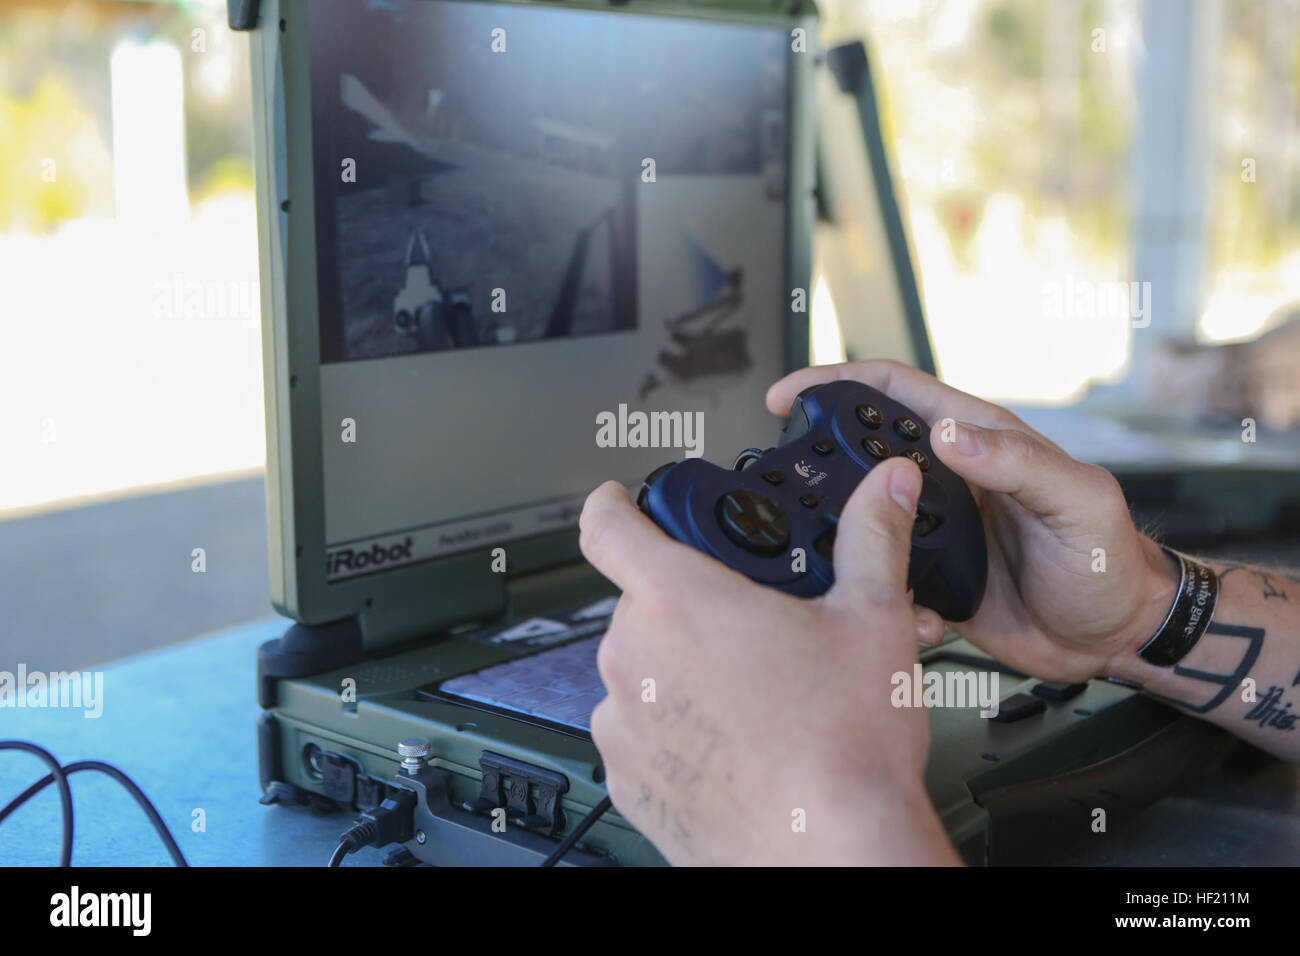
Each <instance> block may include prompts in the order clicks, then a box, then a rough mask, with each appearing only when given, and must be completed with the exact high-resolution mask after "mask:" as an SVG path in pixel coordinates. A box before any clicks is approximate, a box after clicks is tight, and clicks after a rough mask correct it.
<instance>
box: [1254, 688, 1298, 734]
mask: <svg viewBox="0 0 1300 956" xmlns="http://www.w3.org/2000/svg"><path fill="white" fill-rule="evenodd" d="M1297 718H1300V713H1293V712H1292V711H1291V702H1290V701H1289V700H1287V701H1284V700H1283V699H1282V688H1281V687H1278V686H1277V685H1276V684H1273V685H1272V686H1270V687H1269V689H1268V693H1266V694H1265V695H1264V696H1263V697H1261V698H1260V699H1259V701H1258V702H1257V703H1256V704H1255V706H1254V707H1252V708H1251V709H1250V712H1249V713H1247V714H1246V718H1245V719H1246V720H1253V721H1254V722H1255V723H1257V724H1259V726H1260V727H1276V728H1277V729H1278V730H1295V722H1296V719H1297Z"/></svg>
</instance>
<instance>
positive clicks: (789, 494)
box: [637, 382, 988, 621]
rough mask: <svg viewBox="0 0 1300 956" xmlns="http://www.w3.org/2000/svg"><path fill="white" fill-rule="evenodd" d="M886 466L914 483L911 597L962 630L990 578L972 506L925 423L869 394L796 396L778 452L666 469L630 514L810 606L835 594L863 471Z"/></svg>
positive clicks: (847, 385) (850, 388)
mask: <svg viewBox="0 0 1300 956" xmlns="http://www.w3.org/2000/svg"><path fill="white" fill-rule="evenodd" d="M894 455H904V456H906V457H908V458H910V459H912V461H914V462H916V465H917V467H919V468H920V469H921V473H922V483H921V496H920V500H919V502H918V504H917V509H916V521H915V524H914V525H913V527H912V558H911V564H910V565H909V567H908V575H907V582H908V586H909V587H910V588H912V590H913V597H914V599H915V601H916V603H917V604H920V605H922V606H923V607H928V608H931V609H932V610H934V611H937V612H938V613H939V615H940V616H942V617H943V618H944V619H945V620H949V621H965V620H968V619H969V618H971V617H972V616H973V615H974V614H975V612H976V611H977V610H978V609H979V605H980V600H981V599H982V598H983V597H984V584H985V580H986V579H987V577H988V550H987V545H986V544H985V540H984V525H983V523H982V522H981V520H980V513H979V509H978V508H977V507H976V505H975V499H974V498H973V497H972V496H971V493H970V489H969V488H968V487H966V482H964V481H962V479H961V478H960V477H959V476H958V475H957V474H956V473H955V472H953V471H952V470H951V469H949V468H947V467H946V466H945V465H944V464H943V462H941V461H939V459H938V458H936V457H935V455H934V452H933V450H932V448H931V446H930V429H929V427H928V426H927V425H926V424H925V422H923V421H922V420H921V419H920V417H918V416H917V415H915V414H914V413H913V412H911V411H910V410H909V409H907V408H904V407H903V406H902V405H900V404H899V403H898V402H896V401H894V400H893V399H891V398H889V397H888V396H886V395H882V394H881V393H880V392H878V391H876V390H875V389H874V388H871V387H869V386H867V385H862V384H860V383H858V382H828V383H826V384H824V385H816V386H813V387H812V388H807V389H804V390H803V391H802V392H800V393H799V397H798V398H797V399H796V400H795V403H794V407H793V408H792V409H791V410H790V420H789V422H788V423H787V424H786V426H785V430H784V431H783V432H782V437H781V444H780V445H779V446H777V447H775V448H769V449H767V450H766V451H759V450H758V449H747V450H746V451H744V452H742V453H741V454H740V455H739V457H737V459H736V463H735V465H734V466H733V468H732V469H731V470H728V469H726V468H720V467H718V466H717V465H713V464H710V463H709V462H707V461H704V460H703V459H700V458H688V459H687V460H685V461H679V462H674V463H672V464H668V465H664V466H663V467H661V468H658V469H656V470H655V471H654V472H652V473H651V474H650V475H649V477H647V478H646V480H645V484H644V485H643V486H642V488H641V493H640V495H639V496H638V497H637V506H638V507H639V508H640V509H641V510H642V511H644V512H645V513H646V514H647V515H649V516H650V518H651V519H653V521H654V522H655V524H657V525H659V527H660V528H662V529H663V530H664V531H666V532H667V533H668V534H669V535H670V536H672V537H673V538H675V539H677V540H678V541H681V542H682V543H683V544H688V545H690V546H691V547H693V548H695V549H696V550H698V551H703V552H704V553H705V554H709V555H712V556H713V557H715V558H717V559H718V560H719V561H721V562H722V563H723V564H726V565H727V566H728V567H731V568H734V569H735V570H737V571H739V572H740V573H741V574H744V575H745V576H747V577H749V578H751V579H752V580H754V581H757V582H759V583H760V584H767V585H770V586H771V587H774V588H778V589H779V590H781V591H784V592H786V593H787V594H793V595H796V596H799V597H814V596H816V595H818V594H823V593H825V592H826V591H827V590H829V588H830V586H831V585H832V584H834V583H835V567H834V564H833V563H832V560H831V555H832V552H833V549H834V544H835V528H836V525H837V523H838V521H839V515H840V510H841V509H842V508H843V507H844V503H845V502H846V501H848V499H849V495H850V494H852V492H853V489H854V488H856V487H857V486H858V482H860V481H861V480H862V479H863V478H865V477H866V474H867V472H868V471H870V470H871V469H872V468H873V467H874V466H875V465H876V464H877V463H878V462H880V461H883V460H884V459H886V458H890V457H892V456H894ZM796 549H798V550H796Z"/></svg>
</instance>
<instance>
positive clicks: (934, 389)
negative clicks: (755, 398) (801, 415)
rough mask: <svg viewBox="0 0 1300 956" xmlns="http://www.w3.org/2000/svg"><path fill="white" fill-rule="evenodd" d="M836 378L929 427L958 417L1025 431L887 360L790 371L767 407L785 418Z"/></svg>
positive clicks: (990, 408)
mask: <svg viewBox="0 0 1300 956" xmlns="http://www.w3.org/2000/svg"><path fill="white" fill-rule="evenodd" d="M842 379H847V380H849V381H854V382H862V383H864V384H866V385H870V386H871V387H872V388H874V389H876V390H877V391H879V392H883V393H884V394H886V395H888V396H889V397H890V398H892V399H894V400H896V401H899V402H902V403H903V404H904V405H906V406H907V407H908V408H910V409H911V410H912V411H914V412H916V414H918V415H920V416H921V417H922V418H924V419H925V420H926V421H928V422H931V423H933V422H935V421H938V420H939V419H940V418H958V419H962V420H964V421H971V422H978V423H980V424H984V425H989V426H993V427H1000V428H1010V427H1020V428H1028V426H1027V425H1025V424H1024V423H1023V422H1021V421H1020V419H1018V418H1017V417H1016V416H1015V415H1013V414H1012V413H1011V412H1009V411H1007V410H1006V409H1005V408H1002V407H1000V406H998V405H994V404H993V403H991V402H986V401H984V400H983V399H980V398H976V397H975V396H974V395H967V394H966V393H965V392H962V391H959V390H957V389H955V388H953V387H952V386H951V385H945V384H943V382H941V381H939V380H938V379H937V378H935V377H934V376H933V375H929V374H927V373H926V372H922V371H921V370H920V369H916V368H912V367H911V366H908V365H903V364H902V363H901V362H895V361H892V360H890V359H870V360H868V361H863V362H845V363H843V364H841V365H816V366H813V367H812V368H805V369H800V370H799V371H797V372H791V373H790V374H789V375H787V376H786V377H785V378H783V379H781V380H780V381H779V382H777V383H776V384H775V385H773V386H772V387H771V388H769V389H768V390H767V407H768V409H769V410H770V411H771V412H772V413H773V414H774V415H781V416H788V415H789V414H790V408H791V406H793V405H794V400H795V398H796V397H797V396H798V394H799V393H800V392H802V391H803V390H804V389H805V388H808V387H810V386H813V385H822V384H824V383H826V382H835V381H840V380H842Z"/></svg>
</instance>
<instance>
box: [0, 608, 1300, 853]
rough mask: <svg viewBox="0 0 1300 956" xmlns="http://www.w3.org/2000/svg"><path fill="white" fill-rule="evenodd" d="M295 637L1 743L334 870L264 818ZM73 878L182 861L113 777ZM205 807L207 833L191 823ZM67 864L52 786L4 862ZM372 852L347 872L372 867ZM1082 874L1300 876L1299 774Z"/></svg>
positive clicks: (176, 668) (189, 829)
mask: <svg viewBox="0 0 1300 956" xmlns="http://www.w3.org/2000/svg"><path fill="white" fill-rule="evenodd" d="M284 627H285V622H284V621H283V620H282V619H280V618H268V619H265V620H261V621H256V622H254V623H251V624H248V625H245V626H242V627H238V628H233V629H230V630H226V631H222V632H220V633H217V634H214V635H211V636H208V637H204V638H199V639H196V640H193V641H188V642H186V643H183V644H177V645H174V646H171V647H168V648H166V649H164V650H160V651H154V652H151V653H148V654H145V655H142V656H139V657H134V658H130V659H127V660H124V661H121V662H118V663H116V664H113V665H110V666H108V667H106V668H104V690H103V714H102V716H100V717H99V718H97V719H88V718H86V717H85V716H84V715H83V713H82V712H81V711H74V710H60V709H9V708H6V709H3V710H0V738H17V739H20V740H28V741H31V742H33V743H37V744H40V745H41V746H43V747H45V748H46V749H48V750H50V751H52V752H53V753H54V755H55V756H56V757H57V758H58V759H59V760H60V761H62V762H64V763H68V762H71V761H74V760H90V759H96V760H104V761H107V762H109V763H113V764H116V765H117V766H118V767H120V768H121V769H122V770H123V771H125V772H126V773H127V774H129V775H130V776H131V777H132V778H134V780H135V781H136V782H137V783H138V784H139V785H140V786H141V787H142V788H143V789H144V791H145V793H147V794H148V795H149V797H150V798H151V799H152V800H153V801H154V803H155V805H156V806H157V807H158V810H159V812H160V813H161V814H162V816H163V818H164V819H165V820H166V821H167V823H168V825H169V826H170V827H171V829H172V832H173V833H174V834H175V836H176V839H177V842H178V843H179V844H180V846H181V849H182V850H183V851H184V853H185V855H186V857H187V858H188V859H189V861H190V864H191V865H195V866H321V865H323V864H324V863H325V862H326V860H327V859H328V858H329V854H330V851H331V850H332V849H333V848H334V845H335V844H336V842H337V840H338V836H339V834H340V833H341V832H342V831H343V830H344V829H346V827H347V826H348V824H349V822H350V819H351V818H350V817H349V816H347V815H346V814H341V813H340V814H316V813H312V812H310V811H307V810H305V809H302V808H297V807H279V806H270V807H267V806H262V805H261V804H259V803H258V797H259V796H260V791H259V788H258V782H257V746H256V734H255V725H256V720H257V717H258V707H257V701H256V691H255V662H256V651H257V647H258V645H259V644H261V643H262V642H263V641H266V640H270V639H271V638H274V637H277V636H278V635H279V634H280V633H281V632H282V631H283V630H284ZM45 772H46V771H45V769H44V767H43V765H41V764H40V763H39V761H37V759H36V758H35V757H32V756H29V755H27V754H21V753H11V752H5V753H0V801H4V802H7V801H8V800H9V799H11V798H12V796H13V795H16V794H18V793H20V792H21V791H22V790H23V789H25V788H26V787H27V786H28V785H29V784H30V783H31V782H33V781H34V780H36V779H38V778H39V777H41V776H43V775H44V774H45ZM71 787H72V793H73V802H74V805H75V807H76V828H75V834H76V839H75V843H74V847H73V857H72V859H73V863H74V865H83V866H104V865H119V866H162V865H169V864H170V860H169V858H168V856H167V854H166V852H165V851H164V850H163V848H162V846H161V845H160V844H159V842H158V840H157V838H156V836H155V835H154V832H153V829H152V828H151V827H150V826H149V824H148V822H147V821H146V819H145V817H144V816H143V814H142V813H141V812H140V810H139V808H138V807H136V805H135V803H134V801H132V800H131V798H130V797H129V796H128V795H127V794H126V792H125V791H123V790H122V789H121V788H120V787H119V786H118V785H117V784H116V783H115V782H114V781H112V780H110V779H108V778H107V777H104V776H102V775H100V774H78V775H76V776H74V777H72V778H71ZM196 810H202V811H203V817H204V824H205V826H204V827H203V828H202V829H201V830H198V829H196V827H195V826H194V825H193V821H194V820H195V819H196V814H195V811H196ZM58 851H59V801H58V796H57V794H56V792H55V790H54V788H53V787H50V788H47V790H46V791H45V792H44V793H42V794H41V795H40V796H39V797H37V798H36V799H35V800H33V801H31V802H29V803H28V804H27V805H26V806H24V807H23V808H22V809H21V810H19V811H18V812H17V813H15V814H14V815H13V817H11V818H10V819H9V820H8V821H6V822H5V824H4V825H3V826H0V865H8V866H45V865H50V864H53V863H56V862H57V860H58ZM382 856H383V851H379V850H373V849H371V850H366V851H363V852H362V853H360V854H357V855H355V856H352V857H349V858H348V865H367V864H370V865H374V864H377V863H378V862H379V861H380V859H381V858H382ZM1060 862H1061V863H1064V864H1083V865H1140V864H1148V865H1178V864H1182V865H1196V864H1215V865H1250V866H1259V865H1287V864H1291V865H1294V864H1297V863H1300V772H1297V769H1296V768H1294V767H1290V766H1287V765H1284V764H1281V763H1278V762H1276V761H1273V762H1267V763H1261V762H1258V761H1255V762H1251V761H1246V762H1244V763H1243V766H1242V767H1241V768H1240V769H1239V770H1237V771H1234V772H1231V773H1228V774H1225V775H1220V776H1216V777H1215V778H1213V779H1211V780H1208V781H1205V782H1203V783H1202V784H1200V785H1198V786H1197V787H1196V788H1195V789H1193V790H1190V791H1188V792H1184V793H1175V794H1171V795H1170V796H1168V797H1166V798H1165V799H1163V800H1161V801H1159V802H1158V803H1156V804H1155V805H1153V806H1152V807H1151V808H1149V809H1148V810H1146V811H1144V812H1143V813H1142V814H1141V815H1139V817H1138V818H1136V819H1135V820H1134V822H1133V823H1132V824H1131V825H1129V826H1128V828H1127V833H1126V838H1125V839H1123V840H1106V841H1104V842H1103V841H1098V842H1097V843H1096V844H1095V845H1090V844H1088V843H1086V842H1085V843H1084V844H1083V845H1082V846H1080V847H1078V848H1077V849H1076V850H1074V851H1072V852H1071V853H1070V854H1069V855H1068V856H1065V857H1062V858H1061V860H1060Z"/></svg>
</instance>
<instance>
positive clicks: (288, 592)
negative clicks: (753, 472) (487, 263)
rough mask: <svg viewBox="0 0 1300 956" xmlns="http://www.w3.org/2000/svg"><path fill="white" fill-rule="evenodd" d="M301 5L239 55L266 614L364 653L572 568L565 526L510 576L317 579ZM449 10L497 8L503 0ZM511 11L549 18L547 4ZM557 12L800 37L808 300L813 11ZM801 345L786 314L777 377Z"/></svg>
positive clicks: (760, 5)
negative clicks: (248, 109)
mask: <svg viewBox="0 0 1300 956" xmlns="http://www.w3.org/2000/svg"><path fill="white" fill-rule="evenodd" d="M309 2H311V0H270V2H267V3H265V4H264V6H263V10H262V18H261V23H260V25H259V28H258V29H257V30H255V31H254V32H253V35H252V46H251V52H252V57H251V59H252V64H253V72H254V111H255V116H254V133H255V142H254V146H255V160H254V165H255V176H256V179H257V194H258V229H259V235H260V245H261V255H260V259H261V266H262V290H263V291H262V337H263V371H264V388H265V392H266V410H267V527H268V538H269V542H268V543H269V552H270V565H271V590H272V603H273V604H274V606H275V607H276V609H277V610H278V611H280V613H282V614H284V615H286V616H287V617H290V618H292V619H294V620H297V621H300V622H302V623H304V624H323V623H326V622H330V621H336V620H342V619H346V618H357V619H359V621H360V625H361V630H362V634H363V639H364V641H365V644H366V645H367V646H368V647H374V646H378V645H381V644H388V643H394V642H399V641H403V640H408V639H411V638H415V637H419V636H421V635H426V634H429V633H431V632H437V631H443V630H447V629H450V628H453V627H456V626H459V625H464V624H467V623H470V622H475V621H483V620H487V619H490V618H492V617H494V616H496V615H498V614H499V613H501V611H502V610H503V609H504V608H505V605H506V588H507V584H508V582H509V581H510V580H512V579H516V578H519V577H521V576H524V575H529V574H532V573H535V572H539V571H543V570H546V569H548V568H553V567H556V566H558V565H564V564H570V563H577V562H581V560H582V558H581V553H580V551H579V549H578V535H577V529H576V528H570V529H567V530H565V531H561V532H554V533H548V534H543V535H539V536H536V537H530V538H523V539H517V540H514V541H511V542H509V549H510V567H509V573H508V574H497V573H492V572H491V571H490V554H491V547H489V546H485V547H483V548H478V549H474V550H471V551H465V552H460V553H457V554H454V555H448V556H446V557H442V558H434V559H431V560H428V561H423V562H420V563H418V564H413V565H406V566H403V567H400V568H395V569H393V570H391V571H385V572H379V573H375V574H367V575H362V576H359V577H355V578H347V579H344V580H342V581H336V582H333V583H330V582H328V581H327V580H326V572H325V554H326V541H325V515H324V475H323V468H322V459H323V452H322V445H321V442H322V434H321V423H320V416H321V393H320V371H321V364H320V329H319V322H318V321H312V320H307V321H296V322H294V321H290V320H289V316H290V315H296V316H318V315H319V298H318V290H319V283H318V281H317V278H318V276H317V267H316V265H317V264H316V242H317V238H316V222H315V219H316V216H315V201H314V197H315V188H314V162H313V149H314V144H313V140H312V120H311V90H310V81H311V77H310V68H311V62H310V49H309V39H308V32H309V31H308V20H307V5H308V3H309ZM317 2H318V0H317ZM424 2H448V0H424ZM454 2H474V3H480V4H499V3H501V2H502V0H454ZM511 5H514V6H532V7H538V8H540V9H550V10H556V9H557V7H556V5H555V4H554V3H553V2H547V3H545V4H542V3H523V4H517V3H516V4H511ZM562 9H566V10H588V11H592V12H599V13H600V14H602V15H605V16H623V15H626V14H633V15H648V16H666V17H672V18H675V19H687V20H690V19H694V20H700V21H708V22H717V23H731V24H736V25H754V26H768V27H773V28H784V29H786V30H794V29H795V28H801V29H803V30H804V31H805V35H806V38H807V52H803V53H795V52H792V53H791V54H790V57H789V62H790V67H789V74H788V99H787V129H788V137H789V148H788V157H787V164H786V175H787V184H786V186H787V196H788V202H787V211H786V215H787V220H788V221H787V229H786V275H787V288H789V289H795V288H802V289H805V290H808V288H809V282H810V272H811V236H812V213H813V202H812V194H813V187H814V163H813V122H812V120H813V117H812V97H813V82H812V74H813V69H814V57H815V56H816V54H815V37H816V15H815V12H814V11H813V10H812V8H811V6H810V5H809V6H807V7H805V8H804V9H803V11H802V12H798V13H791V12H789V11H788V10H787V11H782V10H779V9H776V10H774V9H772V8H771V7H770V6H769V5H767V4H766V3H764V0H754V4H753V6H752V7H750V8H738V7H737V6H736V5H735V4H734V3H733V4H731V5H729V6H726V7H720V8H712V9H710V8H707V7H703V6H699V5H692V6H690V7H682V6H679V5H676V4H674V3H671V2H663V0H643V2H637V3H628V4H626V5H622V6H619V7H610V6H608V5H607V4H606V3H604V2H594V0H569V2H566V3H565V4H564V5H563V8H562ZM807 298H808V297H807V296H805V302H806V301H807ZM808 338H809V329H808V313H807V312H803V313H792V312H787V313H786V329H785V341H786V355H785V364H786V367H787V368H796V367H800V366H802V365H806V364H807V362H808V350H809V346H808ZM472 404H473V403H472V402H471V403H469V405H470V406H471V407H472Z"/></svg>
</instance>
